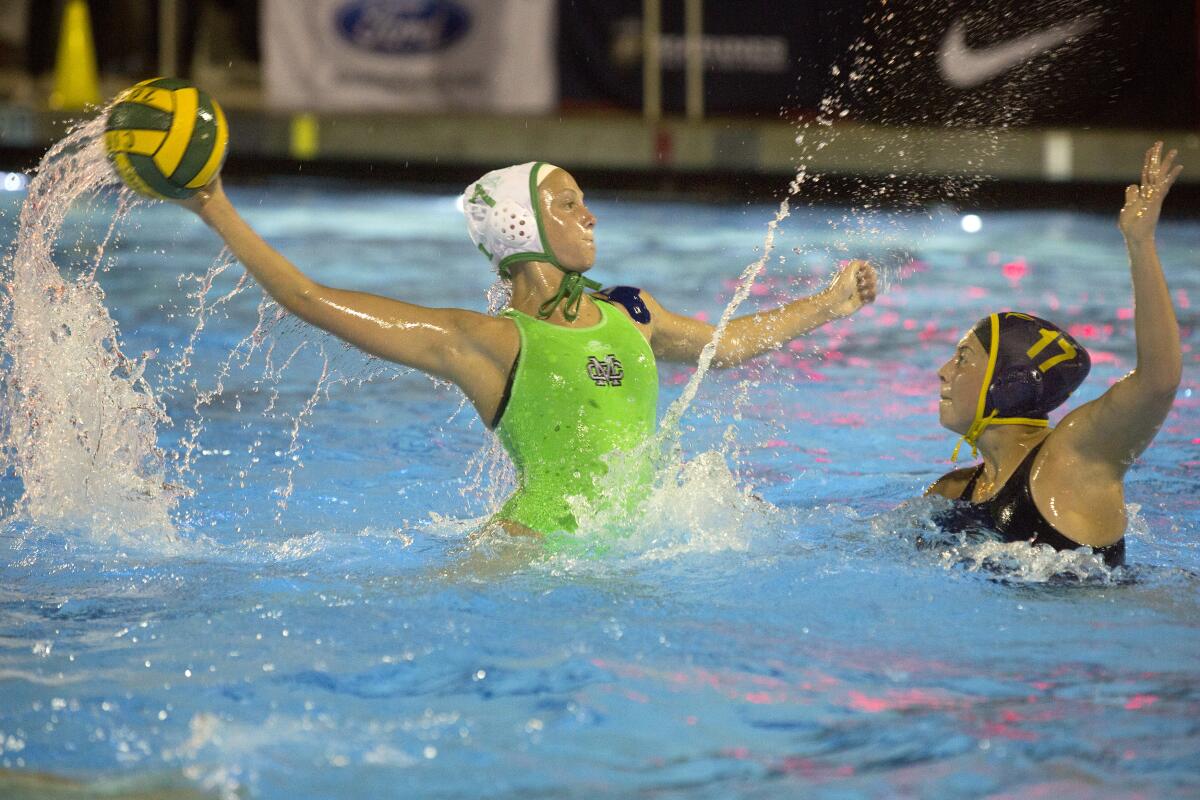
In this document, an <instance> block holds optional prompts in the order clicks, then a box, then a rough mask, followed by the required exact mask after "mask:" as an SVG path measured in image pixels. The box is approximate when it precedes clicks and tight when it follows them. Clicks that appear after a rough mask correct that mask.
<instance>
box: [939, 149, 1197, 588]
mask: <svg viewBox="0 0 1200 800" xmlns="http://www.w3.org/2000/svg"><path fill="white" fill-rule="evenodd" d="M1175 155H1176V153H1175V151H1174V150H1172V151H1171V152H1170V153H1168V154H1167V156H1166V158H1162V142H1158V143H1156V144H1155V145H1154V146H1153V147H1151V148H1150V149H1149V150H1148V151H1147V152H1146V160H1145V164H1144V166H1143V167H1142V180H1141V184H1140V185H1132V186H1129V187H1128V188H1127V189H1126V190H1125V206H1124V207H1123V208H1122V209H1121V215H1120V219H1119V222H1118V225H1119V227H1120V229H1121V233H1122V234H1124V236H1125V244H1126V246H1127V247H1128V250H1129V262H1130V267H1131V271H1132V273H1133V298H1134V307H1135V309H1136V317H1135V334H1136V337H1137V366H1136V367H1135V368H1134V370H1133V371H1132V372H1130V373H1129V374H1128V375H1126V376H1125V377H1124V378H1122V379H1121V380H1120V381H1118V382H1117V383H1116V384H1114V385H1113V386H1112V388H1110V389H1109V390H1108V391H1107V392H1105V393H1104V394H1103V395H1101V396H1100V397H1098V398H1097V399H1095V400H1093V401H1092V402H1090V403H1085V404H1084V405H1082V406H1080V407H1079V408H1077V409H1075V410H1074V411H1072V412H1071V413H1069V414H1067V416H1066V417H1065V418H1063V420H1062V422H1061V423H1059V424H1058V426H1056V427H1054V428H1050V427H1049V423H1048V420H1047V415H1048V414H1049V412H1050V411H1051V410H1053V409H1054V408H1056V407H1057V406H1058V405H1060V404H1061V403H1062V402H1063V401H1064V400H1065V399H1066V398H1067V396H1068V395H1070V394H1071V392H1072V391H1074V390H1075V388H1076V387H1078V386H1079V384H1080V383H1082V382H1083V379H1084V377H1085V376H1086V375H1087V373H1088V369H1089V368H1090V366H1091V362H1090V360H1089V358H1088V355H1087V351H1086V350H1084V349H1083V347H1082V346H1081V345H1080V344H1079V343H1078V342H1076V341H1075V340H1074V339H1072V338H1071V337H1070V336H1068V335H1067V334H1066V333H1065V332H1064V331H1062V330H1061V329H1060V328H1058V327H1057V326H1055V325H1052V324H1050V323H1048V322H1046V321H1044V320H1041V319H1038V318H1037V317H1033V316H1030V315H1027V314H1016V313H1011V312H1002V313H998V314H991V315H990V316H988V317H985V318H984V319H982V320H980V321H979V323H977V324H976V325H975V327H974V328H972V329H971V331H970V332H968V333H967V335H966V336H964V337H963V339H962V341H961V342H959V344H958V348H957V350H956V351H955V353H954V356H953V357H952V358H951V359H950V360H949V361H948V362H946V364H945V365H943V366H942V368H941V369H940V370H938V378H939V379H940V380H941V403H940V405H939V407H938V415H939V418H940V419H941V423H942V425H944V426H945V427H947V428H949V429H950V430H952V431H954V432H955V433H960V434H962V436H963V441H966V442H967V443H968V444H969V445H970V446H971V453H972V455H974V454H975V453H976V452H977V451H978V452H981V453H982V454H983V463H982V464H979V465H977V466H973V467H966V468H964V469H958V470H955V471H953V472H950V473H947V474H946V475H943V476H942V477H941V478H940V479H939V480H938V481H937V482H936V483H934V484H933V486H931V487H930V488H929V491H928V492H927V494H937V495H942V496H944V497H948V498H951V499H953V500H962V501H965V508H961V509H959V511H960V512H963V513H957V514H953V515H949V516H950V517H953V518H954V519H955V523H954V524H955V526H957V527H965V526H966V525H967V524H970V523H971V522H973V523H976V524H978V525H980V526H982V527H985V528H990V529H991V530H994V531H996V532H997V533H999V534H1000V535H1001V536H1002V537H1003V538H1004V539H1005V540H1006V541H1028V542H1030V543H1032V544H1048V545H1050V546H1051V547H1053V548H1055V549H1056V550H1065V549H1074V548H1077V547H1081V546H1085V545H1086V546H1090V547H1092V548H1095V550H1096V552H1098V553H1100V554H1101V555H1103V557H1104V560H1105V562H1106V563H1107V564H1109V565H1110V566H1115V565H1118V564H1121V563H1123V562H1124V557H1125V541H1124V538H1123V537H1124V535H1125V526H1126V516H1125V492H1124V477H1125V473H1126V471H1128V469H1129V467H1130V465H1132V464H1133V461H1134V459H1135V458H1137V457H1138V455H1139V454H1141V453H1142V452H1143V451H1144V450H1145V449H1146V447H1147V446H1149V444H1150V442H1151V440H1153V439H1154V436H1155V434H1156V433H1158V429H1159V427H1160V426H1161V425H1162V423H1163V420H1165V419H1166V417H1167V413H1168V412H1169V411H1170V410H1171V404H1172V403H1173V402H1174V400H1175V391H1176V389H1177V388H1178V386H1179V381H1180V377H1181V372H1182V358H1181V355H1180V346H1179V327H1178V325H1177V324H1176V322H1175V311H1174V309H1173V308H1172V306H1171V296H1170V294H1169V292H1168V290H1167V284H1166V281H1165V280H1164V278H1163V272H1162V265H1161V264H1160V263H1159V260H1158V253H1157V252H1156V249H1155V244H1154V231H1155V228H1156V226H1157V225H1158V217H1159V212H1160V211H1161V209H1162V202H1163V198H1164V197H1165V196H1166V194H1167V192H1168V191H1169V190H1170V188H1171V185H1172V184H1173V183H1174V182H1175V178H1176V177H1177V176H1178V175H1179V171H1180V170H1181V169H1182V167H1180V166H1174V167H1172V164H1173V162H1174V160H1175ZM960 445H961V441H960ZM957 452H958V448H955V454H957ZM948 518H949V517H948Z"/></svg>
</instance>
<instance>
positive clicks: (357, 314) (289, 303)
mask: <svg viewBox="0 0 1200 800" xmlns="http://www.w3.org/2000/svg"><path fill="white" fill-rule="evenodd" d="M181 205H183V206H185V207H186V208H189V209H190V210H192V211H194V212H195V213H196V214H197V215H198V216H199V217H200V218H201V219H202V220H204V222H205V223H207V224H208V226H209V227H210V228H212V229H213V230H214V231H215V232H216V233H217V234H218V235H219V236H220V237H221V238H222V239H223V240H224V241H225V243H226V244H227V245H228V246H229V249H230V250H232V251H233V254H234V255H235V256H236V257H237V259H238V260H239V261H241V262H242V264H243V265H244V266H245V267H246V270H247V271H248V272H249V273H250V274H251V275H253V276H254V278H255V280H257V281H258V282H259V283H260V284H261V285H262V287H263V288H264V289H265V290H266V291H267V293H268V294H270V295H271V297H273V298H274V299H275V301H276V302H278V303H279V304H280V305H281V306H283V307H284V308H286V309H287V310H288V311H290V312H292V313H293V314H295V315H296V316H298V317H300V318H301V319H303V320H304V321H306V322H309V323H311V324H313V325H316V326H317V327H319V328H321V329H323V330H325V331H328V332H329V333H332V334H333V335H334V336H337V337H338V338H340V339H342V340H344V341H346V342H348V343H350V344H352V345H354V346H355V347H358V348H360V349H362V350H365V351H366V352H368V353H371V354H372V355H376V356H379V357H381V358H386V359H388V360H389V361H396V362H398V363H401V364H404V365H406V366H410V367H415V368H416V369H419V370H422V371H423V372H428V373H430V374H433V375H436V376H439V377H443V378H447V379H449V380H455V379H456V377H457V375H456V374H455V373H456V372H457V371H458V367H459V366H460V365H461V363H462V361H463V358H462V356H463V355H466V354H465V353H464V352H462V351H464V350H467V349H470V348H469V346H468V345H469V340H470V337H469V336H467V335H465V333H464V332H465V331H468V330H471V329H473V328H474V327H478V325H480V324H481V323H480V320H478V319H475V318H479V317H482V315H479V314H474V313H472V312H469V311H461V310H457V309H435V308H425V307H423V306H417V305H412V304H410V303H403V302H400V301H398V300H392V299H390V298H387V297H380V296H378V295H373V294H367V293H364V292H354V291H346V290H343V289H334V288H331V287H328V286H322V285H321V284H319V283H317V282H316V281H314V280H312V279H311V278H309V277H308V276H306V275H305V274H304V273H302V272H301V271H300V270H299V269H297V268H296V266H295V265H294V264H293V263H292V262H291V261H289V260H288V259H287V258H286V257H284V256H283V255H282V254H281V253H279V252H278V251H277V250H275V248H273V247H271V246H270V245H269V244H267V243H266V242H265V241H263V239H262V237H260V236H259V235H258V234H257V233H256V232H255V231H254V229H253V228H251V227H250V226H249V225H248V224H247V223H246V221H245V220H244V219H242V217H241V216H240V215H239V214H238V212H237V210H236V209H235V208H234V207H233V204H232V203H230V202H229V199H228V198H227V197H226V196H225V192H224V189H223V188H222V186H221V182H220V179H217V180H215V181H213V183H211V184H209V186H207V187H205V188H204V189H203V190H201V191H200V192H199V193H197V194H196V195H195V196H194V197H192V198H190V199H188V200H186V201H183V202H182V203H181ZM488 319H490V318H488ZM456 382H457V381H456Z"/></svg>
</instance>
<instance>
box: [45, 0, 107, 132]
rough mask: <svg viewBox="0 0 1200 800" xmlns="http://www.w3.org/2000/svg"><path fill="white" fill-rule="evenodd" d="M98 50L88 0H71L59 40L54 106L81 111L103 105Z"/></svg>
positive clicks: (59, 108)
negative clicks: (93, 35)
mask: <svg viewBox="0 0 1200 800" xmlns="http://www.w3.org/2000/svg"><path fill="white" fill-rule="evenodd" d="M96 73H97V70H96V48H95V47H94V46H93V45H92V20H91V18H90V17H89V16H88V7H87V2H86V0H68V1H67V8H66V11H65V12H64V13H63V23H62V32H61V33H60V35H59V37H58V59H57V61H56V62H55V65H54V91H52V92H50V107H51V108H53V109H56V110H61V111H79V110H82V109H83V108H84V107H85V106H87V105H96V104H98V103H99V102H100V86H99V81H98V80H97V77H96Z"/></svg>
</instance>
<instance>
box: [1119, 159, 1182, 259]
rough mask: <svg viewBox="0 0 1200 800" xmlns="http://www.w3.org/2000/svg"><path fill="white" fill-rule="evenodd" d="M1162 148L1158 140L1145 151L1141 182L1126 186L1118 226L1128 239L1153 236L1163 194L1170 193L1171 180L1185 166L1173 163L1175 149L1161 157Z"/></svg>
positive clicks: (1144, 239) (1131, 240)
mask: <svg viewBox="0 0 1200 800" xmlns="http://www.w3.org/2000/svg"><path fill="white" fill-rule="evenodd" d="M1162 150H1163V143H1162V142H1155V143H1154V145H1153V146H1152V147H1151V148H1150V149H1149V150H1147V151H1146V161H1145V163H1144V164H1142V182H1141V184H1140V185H1139V184H1136V183H1134V184H1130V185H1129V186H1128V187H1126V189H1125V207H1124V208H1122V209H1121V216H1120V218H1119V219H1118V221H1117V227H1119V228H1120V229H1121V233H1123V234H1125V240H1126V241H1127V242H1130V243H1133V242H1141V241H1146V240H1148V239H1153V238H1154V229H1155V228H1156V227H1157V226H1158V215H1159V213H1160V212H1161V211H1162V203H1163V198H1165V197H1166V196H1167V192H1169V191H1170V190H1171V186H1172V184H1174V183H1175V179H1176V178H1177V177H1179V173H1180V171H1181V170H1183V165H1181V164H1174V162H1175V156H1176V151H1175V150H1172V151H1170V152H1169V153H1167V157H1166V158H1163V157H1162ZM1172 165H1174V166H1172Z"/></svg>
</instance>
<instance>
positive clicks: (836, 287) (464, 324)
mask: <svg viewBox="0 0 1200 800" xmlns="http://www.w3.org/2000/svg"><path fill="white" fill-rule="evenodd" d="M462 199H463V207H464V213H465V216H466V219H467V228H468V232H469V234H470V236H471V239H472V241H473V242H474V243H475V244H476V246H477V247H478V249H479V250H480V251H481V252H482V253H483V254H484V255H485V256H486V257H487V258H488V259H489V260H490V261H491V263H492V265H493V266H494V267H495V268H496V270H497V271H498V272H499V273H500V275H501V276H503V277H504V278H507V279H509V280H510V281H511V282H512V301H511V308H509V309H507V310H506V311H504V312H503V313H502V314H500V315H499V316H490V315H487V314H480V313H477V312H474V311H466V310H461V309H453V308H425V307H422V306H418V305H413V304H411V303H404V302H401V301H398V300H392V299H390V298H386V297H380V296H377V295H372V294H365V293H362V292H355V291H348V290H344V289H334V288H330V287H327V286H323V285H321V284H319V283H317V282H316V281H314V280H312V279H310V278H309V277H307V276H306V275H304V274H303V273H302V272H301V271H300V270H298V269H297V268H296V267H295V265H293V264H292V263H291V262H290V261H289V260H288V259H287V258H285V257H284V256H283V255H281V254H280V253H279V252H278V251H276V250H275V249H274V248H272V247H271V246H270V245H268V244H267V243H266V242H264V241H263V240H262V239H261V238H260V237H259V236H258V235H257V234H256V233H255V232H254V230H253V229H251V228H250V226H249V225H248V224H247V223H246V222H245V221H244V220H243V219H242V218H241V217H240V216H239V215H238V213H237V211H236V210H235V209H234V207H233V205H232V204H231V203H230V202H229V200H228V198H227V197H226V196H225V193H224V191H223V190H222V187H221V183H220V180H219V179H218V180H217V181H214V182H213V183H212V184H210V185H209V186H208V187H207V188H205V189H204V190H202V191H201V192H200V193H199V194H198V195H197V196H196V197H194V198H192V199H190V200H187V201H183V202H182V205H184V206H185V207H187V208H189V209H191V210H192V211H194V212H195V213H196V214H198V215H199V216H200V218H201V219H202V220H204V222H205V223H207V224H208V225H209V227H211V228H212V229H213V230H214V231H215V232H216V233H217V234H218V235H220V237H221V238H222V239H224V240H225V243H226V244H227V245H228V246H229V248H230V249H231V250H232V251H233V253H234V255H235V256H236V257H237V258H238V259H239V260H240V261H241V262H242V264H244V265H245V267H246V269H247V270H248V271H249V272H250V273H251V274H252V275H253V276H254V277H255V279H257V280H258V282H259V283H260V284H261V285H262V286H263V288H264V289H265V290H266V291H267V292H268V293H269V294H270V295H271V296H272V297H273V298H274V299H275V300H276V302H278V303H279V304H280V305H281V306H283V307H284V308H286V309H287V310H288V311H290V312H292V313H293V314H295V315H296V316H298V317H300V318H301V319H303V320H305V321H306V322H309V323H312V324H313V325H316V326H317V327H319V328H321V329H323V330H325V331H328V332H329V333H332V334H333V335H334V336H337V337H338V338H340V339H342V340H344V341H346V342H348V343H350V344H352V345H354V346H356V347H358V348H360V349H362V350H364V351H366V352H368V353H370V354H372V355H375V356H378V357H380V358H385V359H388V360H389V361H395V362H397V363H400V364H404V365H406V366H409V367H413V368H415V369H419V370H421V371H423V372H427V373H429V374H430V375H434V376H436V377H438V378H442V379H445V380H448V381H451V382H452V383H454V384H455V385H457V386H458V387H459V388H460V389H461V390H462V391H463V392H464V393H465V394H466V396H467V398H468V399H469V400H470V401H471V403H472V405H474V407H475V410H476V411H478V412H479V416H480V417H481V418H482V419H483V420H484V421H485V423H486V424H487V425H488V427H490V428H494V429H495V430H496V433H497V435H498V436H499V438H500V441H501V442H502V443H503V444H504V446H505V448H506V449H507V450H508V452H509V454H510V455H511V456H512V459H513V462H514V463H515V465H516V468H517V475H518V488H517V491H516V492H515V493H514V495H513V496H512V497H511V498H510V499H509V500H508V502H507V503H505V505H504V507H503V508H502V509H501V511H500V512H499V514H498V515H497V519H496V521H497V522H499V524H500V525H501V526H502V527H503V528H504V529H505V530H507V531H508V532H510V533H530V532H534V533H541V534H549V533H553V532H557V531H568V532H570V531H573V530H574V528H575V526H576V520H575V517H574V515H573V513H572V510H571V508H570V507H569V505H568V503H567V501H566V498H567V497H568V496H578V497H583V498H585V499H586V500H588V501H589V502H603V498H601V497H600V496H599V495H600V490H599V489H598V488H597V486H596V484H595V482H594V480H593V479H594V478H596V477H598V476H599V475H600V474H601V473H603V472H605V471H606V470H607V469H608V467H609V464H608V463H606V459H611V458H613V456H612V455H611V454H613V453H614V452H615V451H621V452H625V451H629V450H631V449H634V448H636V447H637V445H638V444H640V443H641V442H642V441H644V440H646V439H647V438H648V437H650V436H651V435H652V434H653V432H654V427H655V412H656V407H657V399H658V373H657V368H656V366H655V363H656V360H664V361H678V362H695V361H697V359H698V358H699V356H700V352H701V350H702V349H703V348H704V346H705V345H706V344H708V342H709V341H711V339H712V337H713V326H711V325H709V324H707V323H704V322H701V321H699V320H695V319H691V318H689V317H683V316H679V315H676V314H672V313H671V312H670V311H667V310H666V309H664V308H663V307H662V306H660V305H659V304H658V302H657V301H656V300H655V299H654V297H652V296H651V295H650V294H649V293H648V292H645V291H640V290H638V289H635V288H632V287H617V288H614V289H610V290H607V291H604V292H599V293H595V294H590V293H587V292H586V291H585V290H592V291H595V290H597V289H599V288H600V284H598V283H595V282H594V281H591V280H589V279H587V278H586V277H584V274H583V273H585V272H586V271H587V270H589V269H590V268H591V267H592V264H593V262H594V261H595V257H596V243H595V239H594V231H595V225H596V218H595V217H594V216H593V215H592V212H591V211H589V210H588V207H587V205H585V204H584V198H583V192H582V190H580V188H579V185H578V184H577V183H576V182H575V179H574V178H572V177H571V175H570V174H568V173H567V172H566V171H565V170H562V169H559V168H557V167H554V166H551V165H549V164H543V163H540V162H536V163H530V164H522V165H519V166H513V167H507V168H505V169H500V170H495V171H493V172H489V173H488V174H487V175H484V176H483V177H482V178H480V179H479V180H478V181H476V182H475V183H474V184H472V185H471V186H469V187H468V188H467V190H466V192H465V193H464V195H463V198H462ZM875 284H876V275H875V271H874V270H873V269H872V268H871V266H870V265H869V264H867V263H865V262H861V261H857V262H851V263H849V264H847V265H846V266H844V267H843V268H842V269H841V271H840V272H839V273H838V274H837V276H836V277H835V278H834V279H833V281H832V283H831V284H830V285H829V287H828V288H826V289H825V290H824V291H822V292H820V293H818V294H815V295H813V296H811V297H807V298H802V299H800V300H796V301H793V302H791V303H788V304H787V305H784V306H782V307H780V308H776V309H773V310H770V311H763V312H759V313H757V314H753V315H749V316H745V317H740V318H738V319H735V320H733V321H731V322H730V324H729V326H728V328H727V329H726V332H725V334H724V336H723V337H722V339H721V341H720V344H719V346H718V348H717V353H716V358H715V360H714V364H716V365H717V366H725V367H728V366H732V365H735V364H739V363H741V362H743V361H746V360H747V359H751V358H754V357H755V356H757V355H760V354H762V353H765V352H768V351H770V350H773V349H775V348H778V347H780V346H781V345H783V344H785V343H786V342H788V341H790V340H792V339H794V338H795V337H797V336H800V335H801V334H803V333H805V332H807V331H810V330H812V329H814V328H816V327H818V326H820V325H823V324H824V323H826V322H829V321H831V320H834V319H838V318H840V317H844V316H847V315H849V314H851V313H853V312H854V311H855V310H857V309H858V308H859V307H861V306H862V305H863V304H864V303H869V302H871V301H872V300H873V299H874V298H875ZM617 457H618V458H619V456H617ZM647 478H648V476H647V475H646V474H645V473H644V471H642V470H639V469H636V468H635V470H634V473H633V478H632V479H631V480H633V481H634V482H642V481H644V480H646V479H647ZM630 488H631V491H630V493H629V494H630V495H636V494H637V490H638V489H639V488H642V489H644V487H630ZM623 502H627V501H623Z"/></svg>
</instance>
